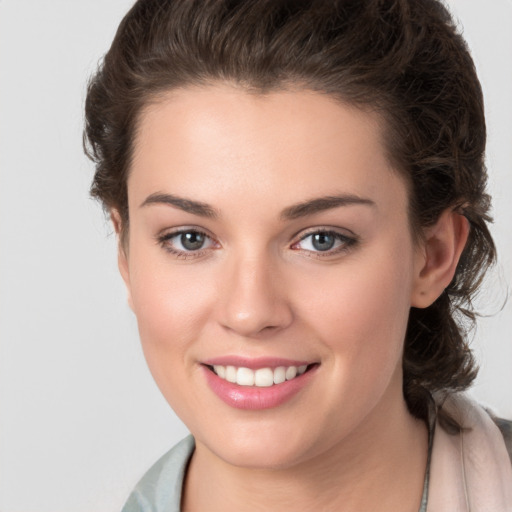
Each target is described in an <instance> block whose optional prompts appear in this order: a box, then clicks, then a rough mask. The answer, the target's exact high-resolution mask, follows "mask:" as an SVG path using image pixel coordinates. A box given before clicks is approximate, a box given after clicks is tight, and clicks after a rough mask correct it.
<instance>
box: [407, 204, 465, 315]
mask: <svg viewBox="0 0 512 512" xmlns="http://www.w3.org/2000/svg"><path fill="white" fill-rule="evenodd" d="M468 235H469V222H468V220H467V219H466V218H465V217H464V216H463V215H460V214H458V213H456V212H454V211H452V210H451V209H448V210H445V211H444V212H443V213H442V214H441V216H440V217H439V219H438V221H437V222H436V223H435V225H434V226H432V227H430V228H427V230H426V233H425V236H424V240H423V242H422V244H421V246H420V248H419V249H418V255H417V259H416V264H415V280H414V285H413V290H412V297H411V305H412V306H414V307H417V308H426V307H428V306H430V305H431V304H432V303H433V302H434V301H435V300H436V299H437V298H438V297H439V296H440V295H441V294H442V293H443V291H444V290H445V288H446V287H447V286H448V285H449V284H450V282H451V280H452V279H453V276H454V275H455V270H456V268H457V264H458V263H459V258H460V255H461V253H462V251H463V249H464V246H465V245H466V241H467V239H468Z"/></svg>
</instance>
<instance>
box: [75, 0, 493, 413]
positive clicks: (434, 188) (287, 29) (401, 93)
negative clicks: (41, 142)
mask: <svg viewBox="0 0 512 512" xmlns="http://www.w3.org/2000/svg"><path fill="white" fill-rule="evenodd" d="M219 81H223V82H226V81H228V82H231V83H235V84H237V85H238V86H241V87H244V88H245V89H246V90H247V91H250V92H252V93H256V94H257V93H266V92H271V91H277V90H283V89H284V90H285V89H287V88H294V89H296V88H303V89H308V90H312V91H318V92H320V93H323V94H328V95H330V96H332V97H334V98H336V99H339V100H340V101H343V102H345V103H348V104H352V105H355V106H358V107H361V108H365V109H368V108H369V109H371V110H373V111H377V112H378V113H379V115H380V116H381V119H382V121H383V125H384V126H385V130H384V133H385V137H386V139H385V146H386V151H387V153H388V158H389V159H390V161H391V162H392V164H393V166H394V168H395V169H396V170H397V172H399V173H400V174H401V175H402V176H403V177H404V179H405V181H406V183H407V185H408V188H409V202H410V205H409V206H410V215H409V216H410V224H411V232H412V233H413V236H415V237H418V238H421V234H422V232H423V229H424V228H425V227H428V226H431V225H432V224H434V223H435V222H436V220H437V219H438V218H439V216H440V214H441V213H442V212H443V211H444V210H446V209H447V208H451V209H454V210H455V211H457V212H458V213H460V214H462V215H464V216H465V217H466V218H467V219H468V221H469V224H470V234H469V239H468V241H467V244H466V246H465V249H464V251H463V253H462V256H461V259H460V261H459V264H458V266H457V269H456V273H455V276H454V278H453V280H452V282H451V283H450V285H449V286H448V287H447V288H446V290H445V292H444V293H443V294H442V295H441V296H440V297H439V298H438V299H437V300H436V301H435V302H434V303H433V304H432V305H431V306H430V307H427V308H425V309H416V308H412V309H411V311H410V317H409V323H408V329H407V334H406V339H405V345H404V356H403V371H404V396H405V399H406V402H407V404H408V407H409V410H410V411H411V412H412V413H413V414H414V415H415V416H418V417H425V415H426V407H427V402H428V400H427V397H428V396H429V394H430V393H433V392H438V391H442V392H451V391H454V390H461V389H465V388H467V387H468V386H469V385H470V383H471V382H472V381H473V379H474V378H475V376H476V372H477V369H476V365H475V361H474V359H473V357H472V354H471V351H470V349H469V347H468V341H467V339H468V331H469V329H470V327H471V325H472V323H473V322H474V320H475V311H474V308H473V305H472V297H474V294H475V292H476V290H477V288H478V287H479V285H480V283H481V280H482V277H483V275H484V273H485V271H486V269H487V267H488V266H489V265H490V264H491V263H493V261H494V259H495V247H494V243H493V240H492V237H491V235H490V233H489V230H488V227H487V224H488V222H489V221H490V220H491V219H490V217H489V208H490V199H489V196H488V195H487V194H486V192H485V187H486V180H487V174H486V168H485V164H484V150H485V140H486V128H485V119H484V108H483V99H482V92H481V87H480V83H479V81H478V78H477V75H476V72H475V67H474V64H473V61H472V59H471V56H470V54H469V51H468V48H467V46H466V43H465V41H464V40H463V38H462V36H461V34H460V32H459V31H458V29H457V26H456V24H455V23H454V21H453V20H452V18H451V16H450V14H449V12H448V10H447V9H446V8H445V6H444V5H443V4H442V3H441V2H440V1H437V0H187V1H183V0H139V1H137V2H136V3H135V5H134V6H133V7H132V8H131V10H130V11H129V12H128V14H127V15H126V16H125V18H124V19H123V20H122V22H121V24H120V26H119V28H118V31H117V33H116V35H115V38H114V41H113V43H112V46H111V48H110V50H109V51H108V53H107V54H106V55H105V57H104V59H103V61H102V63H101V64H100V66H99V69H98V70H97V72H96V74H95V75H94V76H93V77H92V78H91V80H90V82H89V86H88V92H87V98H86V105H85V112H86V117H85V131H84V147H85V150H86V153H87V155H88V156H89V157H90V158H91V159H92V160H93V161H94V162H95V164H96V172H95V176H94V181H93V184H92V188H91V193H92V195H93V196H94V197H96V198H98V199H99V200H100V201H101V202H102V203H103V205H104V207H105V208H106V209H107V210H111V209H116V210H117V211H118V212H119V213H120V215H121V219H122V225H123V229H124V230H125V232H126V229H127V226H128V225H129V211H128V201H127V177H128V174H129V172H130V163H131V158H132V153H133V141H134V138H135V134H136V130H137V122H138V119H139V117H140V114H141V112H142V110H143V109H144V108H145V107H146V106H147V105H148V104H149V103H151V102H154V101H158V98H159V96H160V95H161V94H162V93H165V92H166V91H168V90H172V89H174V88H177V87H186V86H190V85H207V84H211V83H215V82H219Z"/></svg>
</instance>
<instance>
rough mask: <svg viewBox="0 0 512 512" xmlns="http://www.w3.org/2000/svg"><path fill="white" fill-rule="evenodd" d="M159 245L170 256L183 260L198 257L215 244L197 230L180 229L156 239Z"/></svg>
mask: <svg viewBox="0 0 512 512" xmlns="http://www.w3.org/2000/svg"><path fill="white" fill-rule="evenodd" d="M158 242H159V244H160V245H161V246H162V247H163V248H164V249H166V250H167V251H169V252H170V253H172V254H176V255H177V256H181V257H184V258H187V257H190V256H192V257H193V256H196V255H197V256H199V255H201V254H203V252H204V251H205V250H207V249H210V248H211V247H214V246H215V242H214V241H213V240H212V238H210V237H209V236H208V235H207V234H206V233H203V232H202V231H199V230H197V229H182V230H179V231H174V232H172V233H166V234H164V235H162V236H159V237H158Z"/></svg>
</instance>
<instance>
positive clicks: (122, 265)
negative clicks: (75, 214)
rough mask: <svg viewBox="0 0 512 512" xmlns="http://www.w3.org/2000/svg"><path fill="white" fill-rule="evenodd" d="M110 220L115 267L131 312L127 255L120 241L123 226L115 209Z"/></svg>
mask: <svg viewBox="0 0 512 512" xmlns="http://www.w3.org/2000/svg"><path fill="white" fill-rule="evenodd" d="M110 220H111V221H112V224H113V226H114V230H115V232H116V236H117V266H118V268H119V273H120V274H121V277H122V278H123V281H124V284H125V286H126V292H127V294H128V305H129V306H130V309H131V310H132V311H133V302H132V294H131V286H130V268H129V264H128V255H127V252H126V251H127V249H126V247H125V244H124V243H123V241H122V235H121V234H122V231H123V224H122V220H121V216H120V214H119V212H118V211H117V210H116V209H112V210H111V212H110Z"/></svg>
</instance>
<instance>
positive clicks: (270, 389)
mask: <svg viewBox="0 0 512 512" xmlns="http://www.w3.org/2000/svg"><path fill="white" fill-rule="evenodd" d="M201 366H202V368H203V371H204V375H205V377H206V382H207V384H208V386H209V387H210V389H211V390H212V391H213V392H214V394H216V395H217V396H218V397H219V398H220V399H221V400H222V401H223V402H225V403H226V404H228V405H229V406H231V407H233V408H235V409H246V410H259V409H271V408H274V407H278V406H281V405H284V404H285V403H287V402H289V401H290V400H291V399H292V398H293V397H294V396H296V395H298V394H299V393H300V392H301V391H302V390H303V389H305V388H307V387H308V386H309V383H310V382H312V379H314V375H315V374H316V373H317V370H318V368H319V366H320V363H318V362H315V363H307V362H305V361H302V362H301V361H290V360H282V359H280V360H276V359H272V360H270V359H261V360H246V359H241V358H237V357H227V358H223V359H222V360H220V359H217V360H211V361H206V362H203V363H201Z"/></svg>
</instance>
